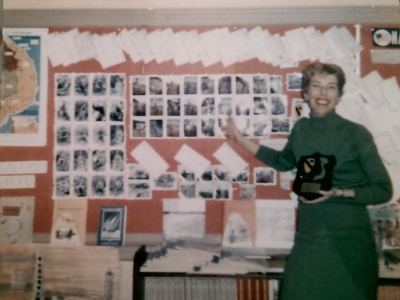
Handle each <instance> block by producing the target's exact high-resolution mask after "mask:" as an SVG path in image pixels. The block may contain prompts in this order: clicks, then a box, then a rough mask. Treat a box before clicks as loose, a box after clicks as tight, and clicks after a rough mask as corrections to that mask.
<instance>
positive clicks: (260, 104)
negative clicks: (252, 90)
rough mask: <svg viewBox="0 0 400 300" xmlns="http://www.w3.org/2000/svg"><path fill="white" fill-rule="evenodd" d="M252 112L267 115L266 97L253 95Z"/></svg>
mask: <svg viewBox="0 0 400 300" xmlns="http://www.w3.org/2000/svg"><path fill="white" fill-rule="evenodd" d="M253 104H254V107H253V114H254V115H268V114H269V112H270V107H269V102H268V98H267V97H254V98H253Z"/></svg>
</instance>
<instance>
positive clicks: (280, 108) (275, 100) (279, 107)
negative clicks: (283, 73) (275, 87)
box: [271, 95, 288, 116]
mask: <svg viewBox="0 0 400 300" xmlns="http://www.w3.org/2000/svg"><path fill="white" fill-rule="evenodd" d="M287 106H288V104H287V98H286V96H284V95H271V114H272V115H274V116H278V115H287Z"/></svg>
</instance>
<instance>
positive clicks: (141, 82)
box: [129, 74, 301, 139]
mask: <svg viewBox="0 0 400 300" xmlns="http://www.w3.org/2000/svg"><path fill="white" fill-rule="evenodd" d="M296 75H297V74H291V77H288V80H290V82H289V84H288V86H287V88H288V89H289V88H290V90H298V87H299V77H298V76H296ZM300 84H301V77H300ZM283 89H284V86H283V78H282V75H269V74H247V75H245V74H244V75H241V74H240V75H238V74H235V75H226V74H221V75H182V76H159V75H151V76H130V89H129V93H130V102H131V112H130V113H131V123H130V126H131V127H132V128H131V138H132V139H143V138H223V137H224V134H223V132H222V130H221V127H222V126H224V124H225V122H226V119H227V117H228V116H232V117H233V118H234V120H235V122H236V124H237V125H238V127H239V130H240V131H241V132H242V133H243V134H244V136H246V137H249V138H264V137H267V136H269V135H270V134H271V133H280V134H288V133H289V130H290V123H291V122H290V118H289V112H288V99H287V96H286V95H284V94H283Z"/></svg>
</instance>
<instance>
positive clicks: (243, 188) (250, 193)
mask: <svg viewBox="0 0 400 300" xmlns="http://www.w3.org/2000/svg"><path fill="white" fill-rule="evenodd" d="M256 194H257V193H256V185H255V184H251V183H241V184H240V191H239V199H240V200H255V199H256Z"/></svg>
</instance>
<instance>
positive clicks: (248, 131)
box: [235, 117, 253, 137]
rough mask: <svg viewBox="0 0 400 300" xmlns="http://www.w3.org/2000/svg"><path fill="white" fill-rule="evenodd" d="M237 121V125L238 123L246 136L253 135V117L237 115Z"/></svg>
mask: <svg viewBox="0 0 400 300" xmlns="http://www.w3.org/2000/svg"><path fill="white" fill-rule="evenodd" d="M235 122H236V125H237V127H238V129H239V131H240V132H241V133H242V134H243V135H244V136H245V137H251V136H253V126H252V122H251V118H248V117H237V118H235Z"/></svg>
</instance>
